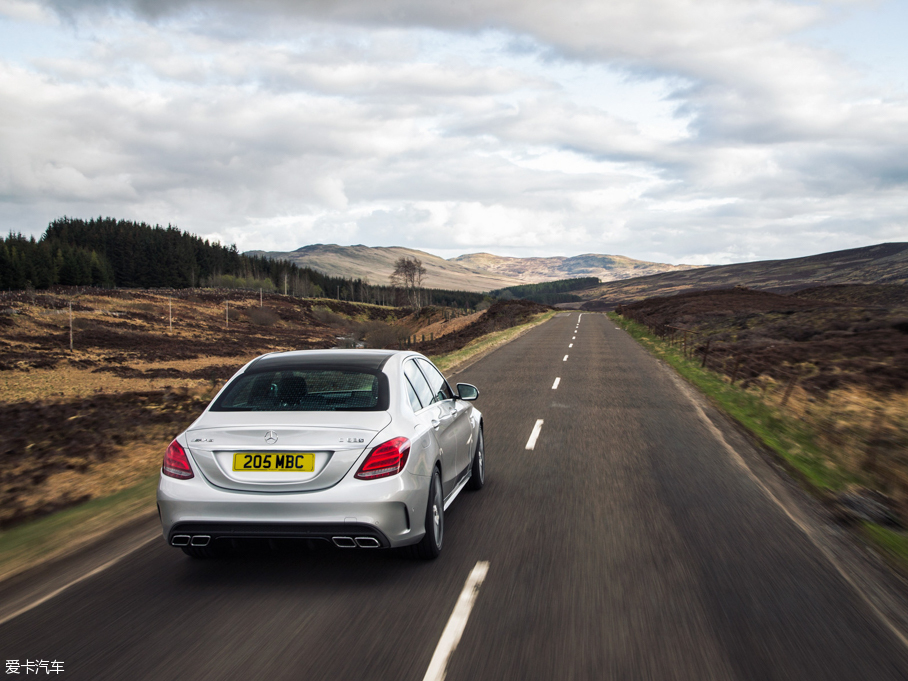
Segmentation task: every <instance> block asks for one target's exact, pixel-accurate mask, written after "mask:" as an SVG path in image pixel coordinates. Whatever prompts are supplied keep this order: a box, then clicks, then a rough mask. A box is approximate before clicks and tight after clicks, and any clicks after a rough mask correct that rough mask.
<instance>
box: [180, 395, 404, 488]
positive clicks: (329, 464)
mask: <svg viewBox="0 0 908 681" xmlns="http://www.w3.org/2000/svg"><path fill="white" fill-rule="evenodd" d="M390 423H391V417H390V415H389V414H388V413H387V412H384V411H375V412H353V413H351V412H344V413H341V412H337V413H332V412H289V413H280V412H245V413H242V414H238V413H236V412H207V413H206V414H204V415H203V416H202V417H201V418H200V419H199V420H198V421H196V422H195V423H194V424H192V426H191V428H190V430H187V431H186V434H185V437H186V444H187V445H188V448H189V453H190V454H191V456H192V460H193V461H194V462H195V464H196V465H197V467H198V468H199V469H200V472H201V473H202V475H203V476H205V478H206V479H207V480H208V481H209V482H210V483H211V484H213V485H215V486H217V487H222V488H224V489H231V490H238V491H245V492H307V491H315V490H320V489H325V488H327V487H332V486H334V485H336V484H337V483H338V482H340V480H341V479H342V478H343V477H344V476H345V475H346V474H347V473H348V472H349V470H350V468H351V467H352V466H353V465H354V464H355V463H356V460H357V459H358V458H359V457H360V455H361V454H362V453H363V451H365V449H366V448H367V447H369V446H370V445H372V441H373V440H374V439H375V437H376V435H377V434H378V433H379V432H380V431H381V430H383V429H384V428H386V427H387V426H388V424H390ZM266 436H268V437H269V438H270V439H269V440H268V441H266ZM275 438H276V439H275ZM237 453H244V454H246V453H249V454H262V455H265V454H271V455H273V456H275V457H276V456H279V455H287V454H292V455H296V454H313V455H314V459H315V466H314V470H313V471H312V472H304V471H235V470H233V460H234V454H237Z"/></svg>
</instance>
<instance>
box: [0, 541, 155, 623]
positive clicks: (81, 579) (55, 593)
mask: <svg viewBox="0 0 908 681" xmlns="http://www.w3.org/2000/svg"><path fill="white" fill-rule="evenodd" d="M159 536H160V535H159V534H155V535H154V536H152V537H148V539H146V540H145V541H143V542H141V543H139V544H137V545H135V546H133V547H131V548H130V549H129V550H127V551H126V552H125V553H121V554H120V555H119V556H117V557H116V558H113V559H111V560H109V561H107V562H106V563H104V564H103V565H99V566H98V567H96V568H95V569H94V570H91V571H90V572H86V573H85V574H84V575H82V576H81V577H76V578H75V579H74V580H72V581H71V582H67V583H66V584H64V585H63V586H61V587H60V588H59V589H54V590H53V591H51V592H50V593H49V594H47V595H46V596H42V597H41V598H39V599H37V600H35V601H32V602H31V603H29V604H28V605H26V606H23V607H21V608H19V609H18V610H16V612H14V613H12V614H10V615H7V616H6V617H4V618H3V619H2V620H0V625H4V624H6V623H7V622H9V621H10V620H13V619H16V618H17V617H18V616H19V615H23V614H25V613H27V612H28V611H29V610H31V609H32V608H37V607H38V606H39V605H41V604H42V603H46V602H47V601H49V600H50V599H51V598H55V597H57V596H59V595H60V594H61V593H63V592H64V591H66V590H67V589H68V588H69V587H71V586H75V585H76V584H78V583H79V582H84V581H85V580H86V579H88V578H89V577H94V576H95V575H96V574H98V573H100V572H104V571H105V570H106V569H107V568H109V567H113V566H114V565H116V564H117V563H119V562H120V561H121V560H123V559H124V558H126V556H128V555H129V554H131V553H135V552H136V551H138V550H139V549H141V548H142V547H143V546H146V545H147V544H150V543H151V542H153V541H154V540H155V539H157V538H158V537H159Z"/></svg>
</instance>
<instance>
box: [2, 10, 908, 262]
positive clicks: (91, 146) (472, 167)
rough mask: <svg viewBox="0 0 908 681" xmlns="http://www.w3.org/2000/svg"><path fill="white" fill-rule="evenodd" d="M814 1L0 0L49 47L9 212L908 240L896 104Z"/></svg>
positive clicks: (13, 147) (272, 240) (315, 225)
mask: <svg viewBox="0 0 908 681" xmlns="http://www.w3.org/2000/svg"><path fill="white" fill-rule="evenodd" d="M48 8H53V9H55V10H56V11H57V12H58V14H56V15H55V14H53V13H52V12H51V10H50V9H48ZM57 16H59V17H61V18H62V23H60V22H57V20H56V18H55V17H57ZM829 16H832V15H831V14H830V9H829V5H828V4H826V5H824V4H817V5H811V6H808V5H804V4H800V3H787V2H781V1H778V0H777V1H772V0H764V1H762V2H756V3H755V2H750V1H745V0H740V1H737V0H722V1H718V0H716V1H712V2H703V1H698V2H693V0H690V1H689V2H687V1H680V0H648V1H646V2H641V1H639V0H619V1H614V2H608V3H579V2H564V3H551V2H545V3H543V2H538V1H528V0H497V1H486V2H482V3H480V2H461V3H448V2H441V1H433V0H390V1H389V0H384V1H383V2H380V3H377V2H373V1H372V0H368V1H367V0H353V1H345V2H320V3H298V2H291V1H290V0H286V1H281V0H260V1H258V2H255V3H252V2H242V1H240V0H228V1H225V0H220V1H219V2H211V1H198V2H178V1H176V0H173V1H169V2H161V1H155V2H152V1H151V0H148V1H145V0H138V1H136V2H131V3H130V2H124V3H112V2H103V1H101V0H97V1H95V0H88V1H87V2H84V3H81V4H80V3H74V2H71V1H70V0H67V1H66V2H63V1H62V0H60V1H59V2H48V3H43V4H37V3H28V2H24V1H22V0H0V36H3V35H13V34H14V33H15V31H16V29H17V27H27V26H31V25H37V23H40V24H41V26H44V27H45V28H43V29H42V30H45V31H47V30H51V31H54V32H55V33H54V34H53V35H55V36H57V37H58V39H57V41H56V43H55V45H56V46H55V48H54V49H53V50H52V51H47V52H43V51H42V49H41V47H40V43H38V44H36V45H33V46H31V47H29V46H28V45H25V44H22V43H20V44H18V45H17V46H16V48H15V50H13V49H12V48H10V49H9V50H8V51H7V50H4V48H3V47H0V158H2V159H3V161H2V162H0V219H2V220H3V222H4V223H5V224H6V227H7V228H10V229H15V230H22V231H24V232H28V233H40V231H41V230H42V229H43V226H44V223H46V221H47V220H49V219H53V218H55V217H58V216H59V215H61V214H63V213H66V214H68V215H85V216H89V215H97V214H100V213H106V214H112V215H116V216H120V217H126V218H133V219H141V220H145V221H151V222H161V223H165V224H166V223H175V224H178V225H179V226H181V227H183V228H185V229H189V230H191V231H194V232H197V233H200V234H203V235H206V236H210V235H218V237H219V238H223V239H227V240H230V241H236V242H237V243H238V245H239V246H240V247H241V248H268V249H275V250H287V249H291V248H296V247H298V246H300V245H303V244H305V243H310V242H314V241H321V242H328V241H338V242H341V243H360V242H361V243H368V244H372V245H392V244H401V245H407V246H411V247H416V248H427V249H430V250H433V251H436V252H446V253H451V252H452V251H463V252H468V251H477V250H488V251H492V252H499V253H503V254H508V253H512V254H516V255H523V254H537V255H546V254H553V253H558V254H565V255H570V254H574V253H578V252H610V253H623V254H627V255H631V256H634V257H643V258H651V259H663V260H668V261H673V262H679V261H687V262H726V261H732V260H737V259H747V258H753V257H786V256H789V255H790V256H794V255H803V254H806V253H810V252H816V251H817V250H824V249H828V250H832V249H835V248H840V247H842V248H844V247H851V246H855V245H861V244H866V243H872V242H874V241H878V240H903V239H905V238H906V237H908V198H906V197H908V192H906V186H908V161H906V159H908V97H906V94H905V93H904V92H900V91H898V90H893V89H892V88H886V89H881V88H880V87H879V86H878V85H876V84H874V82H873V81H872V79H868V78H867V77H866V74H865V73H864V72H862V71H860V70H857V69H856V68H855V67H854V65H853V63H852V60H850V59H848V58H847V55H843V54H841V53H838V52H835V51H834V50H832V49H831V48H829V46H826V47H824V48H822V49H820V48H818V47H815V46H814V43H810V42H808V41H806V40H804V39H802V36H804V35H807V34H809V33H810V31H816V30H818V27H819V28H821V27H822V26H823V25H824V22H826V21H827V17H829ZM3 17H6V18H3ZM48 26H49V27H50V28H49V29H48V28H47V27H48ZM814 42H815V41H814Z"/></svg>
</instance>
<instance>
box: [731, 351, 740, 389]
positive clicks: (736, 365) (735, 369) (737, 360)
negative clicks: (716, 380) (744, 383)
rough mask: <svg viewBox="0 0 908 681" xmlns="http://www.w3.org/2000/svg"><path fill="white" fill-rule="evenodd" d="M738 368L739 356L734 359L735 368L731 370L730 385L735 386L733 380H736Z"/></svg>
mask: <svg viewBox="0 0 908 681" xmlns="http://www.w3.org/2000/svg"><path fill="white" fill-rule="evenodd" d="M740 366H741V355H737V356H736V357H735V366H734V368H733V369H732V370H731V384H732V385H734V384H735V380H737V378H738V369H739V368H740Z"/></svg>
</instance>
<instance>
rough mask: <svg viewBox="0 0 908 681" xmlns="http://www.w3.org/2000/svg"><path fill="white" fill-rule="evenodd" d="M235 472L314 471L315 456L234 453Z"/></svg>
mask: <svg viewBox="0 0 908 681" xmlns="http://www.w3.org/2000/svg"><path fill="white" fill-rule="evenodd" d="M233 470H235V471H303V472H305V473H312V472H313V471H315V454H299V453H297V452H269V453H267V454H264V453H262V452H236V453H235V454H234V455H233Z"/></svg>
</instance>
